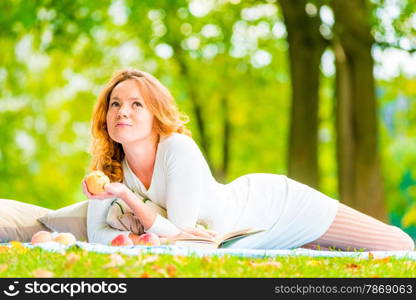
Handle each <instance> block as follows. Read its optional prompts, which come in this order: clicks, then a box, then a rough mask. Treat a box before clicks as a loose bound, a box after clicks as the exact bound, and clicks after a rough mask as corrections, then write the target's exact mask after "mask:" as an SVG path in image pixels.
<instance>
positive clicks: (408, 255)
mask: <svg viewBox="0 0 416 300" xmlns="http://www.w3.org/2000/svg"><path fill="white" fill-rule="evenodd" d="M22 244H23V245H24V246H25V247H28V248H41V249H43V250H45V251H51V252H58V253H65V251H66V250H67V249H68V248H69V247H78V248H80V249H83V250H85V251H91V252H96V253H108V254H111V253H117V252H118V253H122V254H126V255H138V254H141V253H146V254H147V253H151V254H169V255H179V256H192V255H193V256H200V257H202V256H212V255H214V256H224V255H231V256H239V257H250V258H273V257H279V256H308V257H355V258H364V259H368V258H385V257H395V258H405V259H410V260H416V251H357V252H347V251H327V250H312V249H305V248H295V249H279V250H269V249H267V250H266V249H227V248H223V249H200V248H192V247H185V246H176V245H175V246H173V245H162V246H142V245H135V246H107V245H103V244H95V243H87V242H79V241H77V242H76V243H75V244H74V245H72V246H65V245H62V244H59V243H56V242H48V243H42V244H36V245H32V244H31V243H22ZM2 245H3V246H7V245H9V246H10V243H2Z"/></svg>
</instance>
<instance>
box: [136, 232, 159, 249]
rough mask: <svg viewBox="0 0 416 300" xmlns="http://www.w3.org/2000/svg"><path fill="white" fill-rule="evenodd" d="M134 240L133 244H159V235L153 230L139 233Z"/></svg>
mask: <svg viewBox="0 0 416 300" xmlns="http://www.w3.org/2000/svg"><path fill="white" fill-rule="evenodd" d="M134 242H135V243H134V244H135V245H146V246H160V239H159V236H158V235H157V234H155V233H153V232H146V233H143V234H141V235H139V236H138V237H137V238H136V239H135V241H134Z"/></svg>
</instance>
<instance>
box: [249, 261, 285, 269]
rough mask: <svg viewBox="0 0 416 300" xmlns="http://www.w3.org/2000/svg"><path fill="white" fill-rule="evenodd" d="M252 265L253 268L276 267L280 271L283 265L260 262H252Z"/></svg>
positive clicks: (272, 262) (275, 262)
mask: <svg viewBox="0 0 416 300" xmlns="http://www.w3.org/2000/svg"><path fill="white" fill-rule="evenodd" d="M250 265H251V266H252V267H274V268H278V269H279V268H281V267H282V263H281V262H278V261H266V262H260V263H256V262H251V264H250Z"/></svg>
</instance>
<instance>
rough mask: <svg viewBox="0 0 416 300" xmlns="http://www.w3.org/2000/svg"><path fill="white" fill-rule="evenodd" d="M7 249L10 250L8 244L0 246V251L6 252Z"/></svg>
mask: <svg viewBox="0 0 416 300" xmlns="http://www.w3.org/2000/svg"><path fill="white" fill-rule="evenodd" d="M9 250H10V247H8V246H0V253H3V252H7V251H9Z"/></svg>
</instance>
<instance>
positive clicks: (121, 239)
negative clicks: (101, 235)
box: [111, 234, 133, 246]
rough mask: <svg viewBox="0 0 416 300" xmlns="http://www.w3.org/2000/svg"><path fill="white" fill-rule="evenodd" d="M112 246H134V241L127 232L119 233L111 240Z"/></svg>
mask: <svg viewBox="0 0 416 300" xmlns="http://www.w3.org/2000/svg"><path fill="white" fill-rule="evenodd" d="M111 246H133V241H132V240H131V238H129V237H128V236H127V235H125V234H119V235H118V236H116V237H115V238H114V239H113V240H112V241H111Z"/></svg>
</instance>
